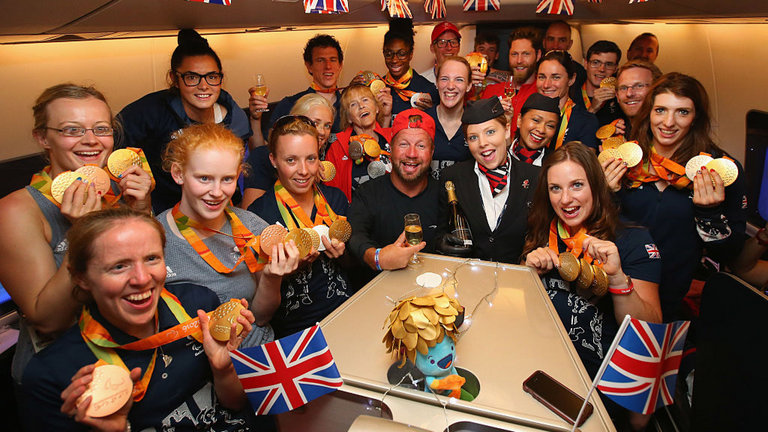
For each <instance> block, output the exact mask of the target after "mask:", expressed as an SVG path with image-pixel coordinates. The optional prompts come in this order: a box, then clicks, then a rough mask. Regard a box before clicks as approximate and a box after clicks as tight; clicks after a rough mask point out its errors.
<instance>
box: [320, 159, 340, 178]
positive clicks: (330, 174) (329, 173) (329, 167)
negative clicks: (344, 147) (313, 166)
mask: <svg viewBox="0 0 768 432" xmlns="http://www.w3.org/2000/svg"><path fill="white" fill-rule="evenodd" d="M317 174H318V175H319V176H320V180H322V181H324V182H329V181H331V180H333V179H334V177H336V166H334V165H333V162H331V161H322V162H320V169H318V170H317Z"/></svg>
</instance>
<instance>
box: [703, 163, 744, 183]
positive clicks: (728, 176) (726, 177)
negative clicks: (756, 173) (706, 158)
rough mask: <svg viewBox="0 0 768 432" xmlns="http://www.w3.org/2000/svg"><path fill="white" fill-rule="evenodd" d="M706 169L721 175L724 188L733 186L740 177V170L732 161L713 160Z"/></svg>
mask: <svg viewBox="0 0 768 432" xmlns="http://www.w3.org/2000/svg"><path fill="white" fill-rule="evenodd" d="M706 167H707V168H708V169H713V170H715V172H717V173H718V174H719V175H720V178H721V179H723V186H730V185H732V184H733V182H735V181H736V178H737V177H738V176H739V168H738V167H737V166H736V163H735V162H733V161H732V160H730V159H725V158H717V159H713V160H712V161H710V162H709V163H708V164H707V165H706Z"/></svg>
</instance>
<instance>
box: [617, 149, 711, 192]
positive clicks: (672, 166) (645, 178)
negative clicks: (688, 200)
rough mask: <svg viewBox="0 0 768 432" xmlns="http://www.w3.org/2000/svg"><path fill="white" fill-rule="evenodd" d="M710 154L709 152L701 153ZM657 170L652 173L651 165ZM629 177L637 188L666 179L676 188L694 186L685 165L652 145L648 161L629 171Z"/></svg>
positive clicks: (633, 186)
mask: <svg viewBox="0 0 768 432" xmlns="http://www.w3.org/2000/svg"><path fill="white" fill-rule="evenodd" d="M699 154H704V155H707V156H709V154H708V153H699ZM651 166H653V169H654V170H655V171H656V174H651V173H650V167H651ZM627 178H629V179H630V180H632V184H631V185H630V187H631V188H633V189H634V188H637V187H639V186H640V185H641V184H643V183H650V182H655V181H658V180H664V181H666V182H668V183H669V184H670V185H672V186H673V187H675V188H676V189H683V188H686V187H693V183H691V179H689V178H688V177H687V176H686V175H685V167H684V166H682V165H680V164H679V163H677V162H675V161H673V160H671V159H667V158H665V157H664V156H662V155H660V154H658V153H656V149H655V148H653V147H651V154H650V157H649V158H648V160H647V161H645V162H643V163H642V164H640V165H638V166H636V167H635V168H632V169H631V170H630V171H629V172H628V173H627Z"/></svg>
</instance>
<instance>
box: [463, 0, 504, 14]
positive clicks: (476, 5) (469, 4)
mask: <svg viewBox="0 0 768 432" xmlns="http://www.w3.org/2000/svg"><path fill="white" fill-rule="evenodd" d="M500 7H501V0H464V12H486V11H497V10H499V8H500Z"/></svg>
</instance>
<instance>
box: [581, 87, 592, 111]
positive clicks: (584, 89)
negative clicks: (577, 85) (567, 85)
mask: <svg viewBox="0 0 768 432" xmlns="http://www.w3.org/2000/svg"><path fill="white" fill-rule="evenodd" d="M581 97H582V99H584V106H585V107H586V108H587V109H590V108H592V101H591V100H590V99H589V95H587V83H584V84H582V85H581Z"/></svg>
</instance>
